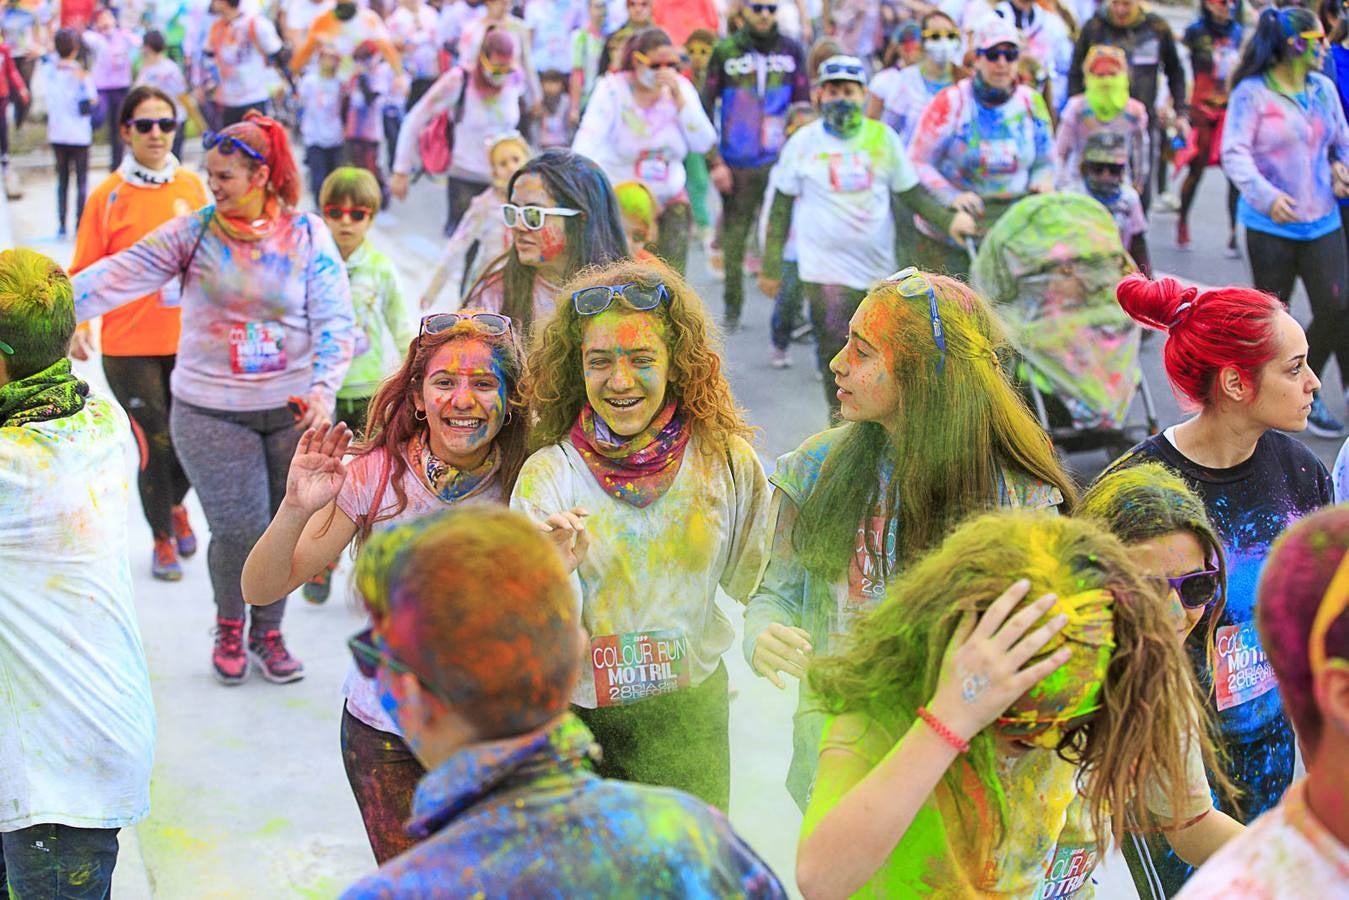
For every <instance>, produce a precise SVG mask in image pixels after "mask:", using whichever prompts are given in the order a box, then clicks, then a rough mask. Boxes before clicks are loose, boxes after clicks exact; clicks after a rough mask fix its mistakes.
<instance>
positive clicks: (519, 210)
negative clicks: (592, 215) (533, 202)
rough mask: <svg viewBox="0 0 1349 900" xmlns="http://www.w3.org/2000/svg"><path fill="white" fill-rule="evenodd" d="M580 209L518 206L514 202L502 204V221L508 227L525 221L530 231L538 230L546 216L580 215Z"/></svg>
mask: <svg viewBox="0 0 1349 900" xmlns="http://www.w3.org/2000/svg"><path fill="white" fill-rule="evenodd" d="M580 214H581V211H580V210H579V209H568V208H567V207H564V206H516V205H515V204H514V203H503V204H501V221H503V222H505V223H506V227H507V228H514V227H515V224H516V223H517V222H523V223H524V226H525V227H526V228H528V229H529V230H530V231H538V230H539V229H540V228H542V227H543V220H544V218H545V217H546V216H579V215H580Z"/></svg>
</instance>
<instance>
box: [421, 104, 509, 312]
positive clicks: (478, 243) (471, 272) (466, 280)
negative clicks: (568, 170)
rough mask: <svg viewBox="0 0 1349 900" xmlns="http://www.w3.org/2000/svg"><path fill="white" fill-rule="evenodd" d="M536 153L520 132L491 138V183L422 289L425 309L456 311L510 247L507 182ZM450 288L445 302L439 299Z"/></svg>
mask: <svg viewBox="0 0 1349 900" xmlns="http://www.w3.org/2000/svg"><path fill="white" fill-rule="evenodd" d="M532 155H533V154H532V153H531V152H530V149H529V145H528V144H527V143H525V139H524V138H523V137H521V136H520V133H519V132H518V131H510V132H507V133H506V134H503V135H501V136H499V137H497V138H495V139H493V140H492V142H491V144H490V146H489V147H488V149H487V159H488V162H490V163H491V165H492V186H491V187H489V188H488V189H487V190H485V191H483V192H482V193H481V194H479V195H478V196H476V197H474V198H473V201H472V202H471V203H470V204H469V207H468V211H467V212H465V213H464V216H463V218H461V219H460V220H459V224H458V225H457V226H456V227H455V229H454V234H452V235H450V239H449V242H448V243H447V244H446V245H445V252H444V254H442V255H441V258H440V263H439V264H438V265H437V266H436V270H435V271H434V272H432V273H431V282H430V284H428V285H427V286H426V291H425V292H424V293H423V294H422V309H431V308H432V307H433V306H435V307H437V309H438V310H439V311H446V312H453V311H455V310H457V309H458V308H459V306H460V304H461V303H462V302H463V295H464V292H465V291H466V290H467V289H468V288H470V287H472V286H473V284H474V283H476V282H477V280H478V276H479V275H480V274H482V272H483V270H485V269H486V268H487V266H488V264H489V263H491V262H493V261H494V260H496V259H497V258H498V257H500V256H501V255H502V254H503V253H505V252H506V251H507V250H509V249H510V247H511V230H510V229H509V228H507V227H506V223H505V222H504V221H503V220H502V218H501V204H503V203H505V202H506V184H507V182H509V181H510V179H511V176H512V175H514V174H515V170H516V169H518V168H520V167H521V166H522V165H524V164H525V160H527V159H529V158H530V156H532ZM447 290H448V295H447V296H446V297H445V298H444V302H441V303H437V298H439V297H440V296H441V294H442V293H445V292H446V291H447Z"/></svg>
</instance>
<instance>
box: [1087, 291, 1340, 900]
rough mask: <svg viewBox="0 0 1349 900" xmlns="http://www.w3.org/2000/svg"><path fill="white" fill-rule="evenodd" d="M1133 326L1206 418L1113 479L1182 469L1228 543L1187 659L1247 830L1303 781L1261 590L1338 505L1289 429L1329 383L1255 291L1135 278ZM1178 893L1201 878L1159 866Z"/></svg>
mask: <svg viewBox="0 0 1349 900" xmlns="http://www.w3.org/2000/svg"><path fill="white" fill-rule="evenodd" d="M1116 293H1117V296H1118V299H1119V302H1120V305H1121V306H1122V307H1124V310H1125V312H1127V313H1128V314H1129V315H1130V316H1132V317H1133V318H1134V319H1135V320H1136V321H1138V322H1140V323H1141V324H1143V325H1146V326H1148V327H1150V328H1155V329H1157V330H1159V331H1164V332H1166V333H1167V340H1166V348H1165V351H1164V357H1165V361H1166V373H1167V377H1168V378H1170V380H1171V386H1172V388H1173V389H1174V390H1175V392H1176V394H1177V395H1178V396H1179V397H1180V399H1181V400H1182V401H1183V402H1185V403H1186V404H1187V405H1189V406H1191V407H1195V408H1198V410H1199V412H1198V414H1197V415H1195V416H1194V417H1193V418H1190V419H1187V420H1186V421H1184V422H1182V423H1180V424H1179V425H1172V426H1171V427H1169V428H1167V429H1166V430H1165V431H1163V432H1162V433H1161V434H1158V435H1154V436H1153V437H1150V438H1148V439H1147V440H1145V441H1143V442H1142V443H1141V444H1139V445H1138V446H1136V447H1134V448H1133V449H1132V450H1130V451H1129V452H1128V453H1126V454H1125V455H1124V456H1123V457H1121V458H1120V459H1119V460H1117V461H1116V462H1115V463H1114V464H1113V465H1112V467H1111V469H1112V470H1114V469H1119V468H1123V467H1127V466H1132V465H1136V464H1138V463H1143V462H1158V463H1161V464H1162V465H1165V466H1167V467H1168V468H1170V469H1173V470H1174V471H1175V472H1177V473H1178V474H1179V475H1180V476H1181V477H1183V478H1184V479H1185V481H1186V482H1187V483H1188V484H1189V485H1190V487H1191V488H1192V489H1193V490H1194V492H1195V493H1196V494H1197V495H1198V496H1199V497H1200V498H1201V499H1202V500H1203V502H1204V508H1205V510H1206V512H1207V513H1208V517H1209V520H1210V521H1211V522H1212V523H1213V527H1214V529H1215V530H1216V531H1217V533H1218V535H1219V537H1220V538H1221V540H1222V544H1223V557H1224V559H1225V560H1226V565H1227V592H1226V596H1225V601H1226V603H1225V604H1224V605H1223V606H1222V607H1221V608H1218V609H1214V610H1213V611H1212V612H1211V613H1209V615H1210V616H1211V617H1212V619H1213V623H1212V627H1213V628H1214V631H1213V635H1214V638H1213V640H1214V654H1213V656H1212V658H1205V654H1204V653H1203V652H1202V648H1199V651H1200V652H1193V651H1194V649H1195V648H1193V647H1192V648H1191V649H1192V652H1191V654H1190V661H1191V663H1192V664H1193V666H1194V668H1195V670H1196V673H1197V675H1198V677H1199V681H1200V684H1201V685H1202V686H1203V688H1204V689H1205V696H1206V698H1207V699H1208V702H1209V704H1211V706H1212V707H1215V708H1216V714H1217V720H1218V727H1219V729H1220V731H1221V743H1222V745H1223V746H1222V748H1221V749H1222V751H1223V753H1224V755H1225V756H1226V758H1227V759H1229V760H1230V763H1229V764H1228V765H1227V767H1226V769H1227V772H1228V774H1229V775H1230V776H1231V777H1232V779H1233V781H1234V782H1235V783H1236V785H1237V787H1238V788H1239V790H1240V792H1241V793H1240V796H1241V809H1240V811H1239V812H1238V811H1237V810H1236V809H1235V808H1233V807H1232V806H1231V804H1230V803H1229V802H1228V801H1226V800H1225V799H1224V798H1221V797H1220V798H1219V804H1218V805H1219V808H1221V809H1222V810H1223V811H1224V812H1228V813H1231V814H1232V815H1234V816H1238V817H1239V818H1240V819H1241V820H1242V821H1243V822H1249V821H1250V820H1251V819H1253V818H1255V817H1256V816H1258V815H1259V814H1260V813H1262V812H1264V811H1265V810H1266V809H1268V808H1270V807H1271V806H1273V805H1274V804H1275V803H1277V802H1278V800H1279V798H1280V797H1281V796H1283V793H1284V791H1285V790H1286V789H1287V788H1288V785H1289V784H1291V783H1292V779H1293V757H1294V737H1293V730H1292V728H1291V727H1290V725H1289V723H1288V719H1287V717H1286V716H1285V715H1284V711H1283V706H1282V704H1281V702H1280V700H1279V692H1278V687H1277V685H1276V684H1275V682H1274V675H1273V672H1272V671H1271V670H1270V668H1269V665H1268V662H1267V661H1266V658H1265V652H1264V650H1263V649H1262V647H1261V644H1260V638H1259V635H1258V634H1257V633H1256V628H1255V618H1254V607H1255V586H1256V582H1257V581H1258V580H1259V577H1260V572H1261V570H1262V569H1263V568H1264V564H1265V558H1266V557H1267V556H1268V555H1269V549H1270V545H1271V544H1272V543H1273V541H1274V539H1275V538H1276V537H1277V536H1278V535H1279V534H1280V533H1281V532H1282V531H1283V530H1284V529H1285V528H1287V527H1288V526H1289V525H1291V524H1292V523H1293V522H1295V521H1297V520H1298V519H1300V518H1302V517H1303V516H1305V515H1307V514H1308V513H1310V512H1313V511H1315V510H1316V509H1318V508H1320V507H1322V506H1324V505H1326V504H1328V503H1330V502H1331V501H1332V496H1333V491H1332V488H1331V480H1330V475H1329V473H1328V472H1327V471H1326V468H1325V466H1323V465H1322V464H1321V461H1320V460H1318V459H1317V458H1316V456H1315V454H1313V453H1312V452H1311V450H1309V449H1307V447H1306V446H1305V445H1304V444H1302V443H1301V442H1299V441H1298V440H1296V439H1295V438H1292V437H1290V436H1289V435H1288V434H1285V433H1284V432H1299V431H1303V430H1305V429H1306V427H1307V417H1308V415H1309V414H1310V413H1311V410H1312V399H1313V398H1314V397H1315V396H1316V390H1317V389H1318V388H1319V387H1320V382H1319V381H1318V380H1317V378H1316V375H1315V373H1313V372H1312V370H1311V367H1310V366H1309V365H1308V363H1307V355H1308V349H1307V337H1306V335H1305V334H1304V333H1303V331H1302V326H1300V325H1299V324H1298V323H1297V320H1296V319H1294V318H1293V317H1292V316H1290V315H1289V314H1288V312H1287V310H1286V309H1285V308H1284V305H1283V304H1282V303H1280V302H1279V301H1278V299H1276V298H1275V297H1273V296H1272V295H1270V294H1266V293H1263V292H1261V291H1256V290H1251V289H1248V288H1235V287H1229V288H1219V289H1215V290H1210V291H1206V292H1204V293H1202V294H1201V293H1199V292H1198V291H1197V290H1196V289H1194V288H1182V287H1181V285H1180V283H1179V282H1177V281H1175V280H1174V279H1170V278H1163V279H1161V280H1159V281H1156V282H1149V281H1148V280H1147V279H1146V278H1143V277H1142V276H1141V275H1131V276H1129V277H1128V278H1126V279H1125V280H1124V281H1123V282H1121V283H1120V285H1119V288H1118V289H1117V292H1116ZM1152 862H1153V864H1154V865H1155V866H1156V867H1157V870H1158V873H1159V877H1160V878H1161V880H1162V883H1163V884H1165V885H1167V886H1168V892H1170V891H1174V890H1176V889H1178V888H1179V886H1180V885H1181V884H1183V883H1184V881H1185V879H1186V878H1188V877H1189V874H1190V872H1191V871H1192V869H1191V867H1190V866H1189V865H1188V864H1186V863H1185V862H1184V861H1183V860H1181V859H1179V858H1177V857H1174V856H1170V857H1167V858H1165V859H1153V861H1152Z"/></svg>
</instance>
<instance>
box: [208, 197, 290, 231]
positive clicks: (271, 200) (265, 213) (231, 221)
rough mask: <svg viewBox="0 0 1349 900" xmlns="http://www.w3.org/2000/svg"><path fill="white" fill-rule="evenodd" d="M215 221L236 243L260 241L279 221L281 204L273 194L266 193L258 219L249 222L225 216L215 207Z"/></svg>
mask: <svg viewBox="0 0 1349 900" xmlns="http://www.w3.org/2000/svg"><path fill="white" fill-rule="evenodd" d="M215 220H216V222H218V223H220V228H221V230H223V231H224V232H225V234H227V235H229V236H230V237H232V238H234V239H235V240H236V241H260V240H262V239H263V238H265V237H266V236H267V235H269V234H271V233H272V232H273V231H275V230H276V226H277V223H278V222H280V221H281V203H280V201H278V200H277V199H276V195H275V194H272V193H268V194H267V200H266V201H265V202H264V203H263V206H262V215H261V216H260V217H259V218H256V219H251V220H250V219H243V218H240V217H238V216H231V215H226V214H225V213H222V212H221V211H220V209H219V207H217V208H216V212H215Z"/></svg>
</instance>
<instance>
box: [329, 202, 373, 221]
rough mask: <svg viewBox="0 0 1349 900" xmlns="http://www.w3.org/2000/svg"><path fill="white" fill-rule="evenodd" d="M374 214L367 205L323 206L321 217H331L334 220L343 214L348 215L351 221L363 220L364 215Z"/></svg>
mask: <svg viewBox="0 0 1349 900" xmlns="http://www.w3.org/2000/svg"><path fill="white" fill-rule="evenodd" d="M373 214H374V210H372V209H371V208H370V207H368V206H337V205H331V206H325V207H323V218H325V219H332V220H333V221H334V222H336V221H337V220H339V219H341V218H342V217H343V216H349V217H350V218H351V221H353V222H364V221H365V219H366V216H370V215H373Z"/></svg>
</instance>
